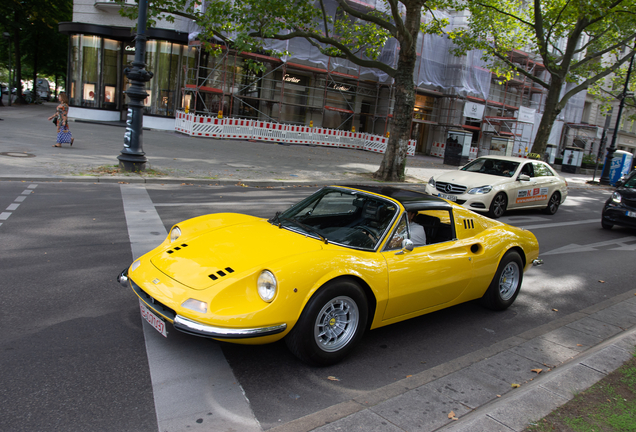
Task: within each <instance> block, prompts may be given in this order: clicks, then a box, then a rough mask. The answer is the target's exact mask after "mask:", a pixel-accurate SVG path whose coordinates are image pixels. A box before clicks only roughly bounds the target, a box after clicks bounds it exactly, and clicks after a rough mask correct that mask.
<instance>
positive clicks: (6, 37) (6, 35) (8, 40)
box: [0, 32, 11, 106]
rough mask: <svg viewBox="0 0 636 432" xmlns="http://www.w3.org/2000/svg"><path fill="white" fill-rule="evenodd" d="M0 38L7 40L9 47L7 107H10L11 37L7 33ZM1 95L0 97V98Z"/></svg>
mask: <svg viewBox="0 0 636 432" xmlns="http://www.w3.org/2000/svg"><path fill="white" fill-rule="evenodd" d="M2 36H4V38H5V39H6V40H7V42H8V43H7V45H8V46H9V85H8V88H7V94H8V95H9V106H11V35H10V34H9V33H8V32H4V33H2ZM1 96H2V95H0V97H1Z"/></svg>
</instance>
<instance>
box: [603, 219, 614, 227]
mask: <svg viewBox="0 0 636 432" xmlns="http://www.w3.org/2000/svg"><path fill="white" fill-rule="evenodd" d="M601 226H602V227H603V229H606V230H611V229H612V228H614V224H611V223H609V222H606V221H605V218H603V217H601Z"/></svg>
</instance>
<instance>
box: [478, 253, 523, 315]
mask: <svg viewBox="0 0 636 432" xmlns="http://www.w3.org/2000/svg"><path fill="white" fill-rule="evenodd" d="M522 282H523V261H522V260H521V256H520V255H519V253H518V252H516V251H509V252H507V253H506V254H505V255H504V256H503V258H502V259H501V262H500V263H499V267H497V272H496V273H495V276H494V277H493V278H492V282H490V286H489V287H488V289H487V290H486V293H485V294H484V296H483V297H482V298H481V303H482V305H484V306H485V307H487V308H488V309H493V310H504V309H507V308H508V307H509V306H510V305H511V304H513V303H514V301H515V299H516V298H517V295H519V289H520V288H521V283H522Z"/></svg>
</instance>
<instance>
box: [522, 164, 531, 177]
mask: <svg viewBox="0 0 636 432" xmlns="http://www.w3.org/2000/svg"><path fill="white" fill-rule="evenodd" d="M521 174H525V175H527V176H528V177H534V172H533V169H532V163H527V164H525V165H524V166H523V167H522V168H521Z"/></svg>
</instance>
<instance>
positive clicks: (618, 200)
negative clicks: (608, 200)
mask: <svg viewBox="0 0 636 432" xmlns="http://www.w3.org/2000/svg"><path fill="white" fill-rule="evenodd" d="M612 201H614V202H615V203H617V204H620V203H621V202H622V201H623V197H622V196H621V194H619V193H618V192H614V193H613V194H612Z"/></svg>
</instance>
